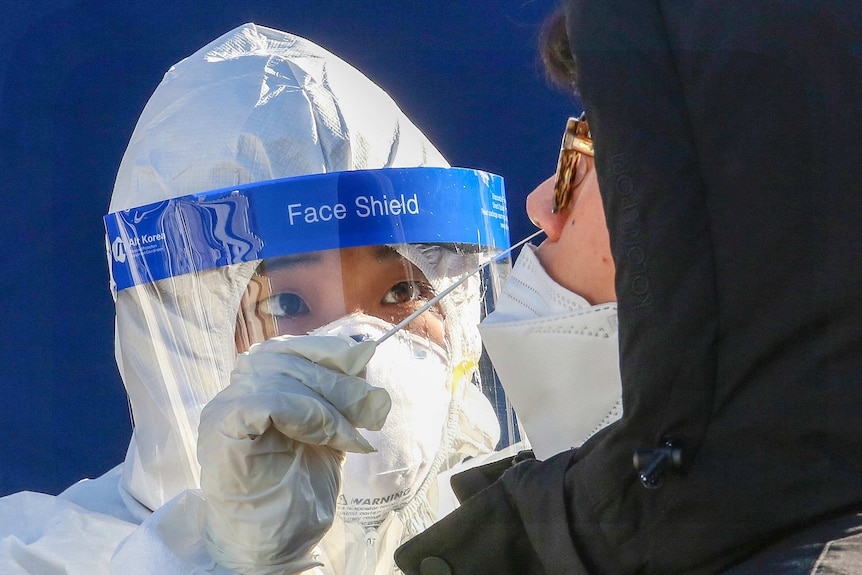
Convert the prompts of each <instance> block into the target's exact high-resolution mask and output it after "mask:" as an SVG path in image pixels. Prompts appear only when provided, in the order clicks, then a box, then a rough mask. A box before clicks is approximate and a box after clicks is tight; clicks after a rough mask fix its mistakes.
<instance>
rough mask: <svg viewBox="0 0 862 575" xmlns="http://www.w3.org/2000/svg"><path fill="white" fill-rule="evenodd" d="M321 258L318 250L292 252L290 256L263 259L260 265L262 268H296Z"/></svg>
mask: <svg viewBox="0 0 862 575" xmlns="http://www.w3.org/2000/svg"><path fill="white" fill-rule="evenodd" d="M322 259H323V256H321V255H320V253H318V252H311V253H306V254H294V255H290V256H279V257H277V258H271V259H268V260H265V261H264V263H263V266H262V267H263V269H264V270H268V269H269V270H278V269H287V270H296V269H297V268H300V267H303V266H310V265H313V264H317V263H320V262H321V260H322Z"/></svg>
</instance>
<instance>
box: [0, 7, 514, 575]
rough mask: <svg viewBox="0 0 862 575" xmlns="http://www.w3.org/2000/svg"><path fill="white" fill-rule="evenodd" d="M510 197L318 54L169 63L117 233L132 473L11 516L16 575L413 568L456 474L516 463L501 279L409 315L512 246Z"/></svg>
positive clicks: (226, 40)
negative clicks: (507, 430) (510, 437)
mask: <svg viewBox="0 0 862 575" xmlns="http://www.w3.org/2000/svg"><path fill="white" fill-rule="evenodd" d="M504 193H505V192H504V189H503V182H502V178H500V177H499V176H495V175H492V174H488V173H486V172H481V171H477V170H468V169H455V168H450V167H449V166H448V164H447V162H446V160H445V159H444V158H443V157H442V156H441V154H440V153H439V152H438V151H437V150H436V149H435V148H434V146H433V145H432V144H431V143H430V142H429V141H428V140H427V139H426V138H425V137H424V136H423V134H422V133H421V132H420V131H419V130H418V129H417V128H416V127H415V126H414V125H413V124H412V123H411V122H410V121H409V120H408V118H406V117H405V116H404V114H403V113H402V112H401V111H400V110H399V109H398V107H397V106H396V104H395V103H394V102H393V101H392V100H391V99H390V98H389V97H388V96H387V95H386V94H385V93H384V92H383V91H382V90H381V89H380V88H378V87H377V86H375V85H374V84H373V83H372V82H371V81H369V80H368V79H367V78H365V77H364V76H363V75H362V74H361V73H359V72H358V71H357V70H355V69H354V68H352V67H350V66H349V65H348V64H346V63H345V62H343V61H342V60H340V59H339V58H337V57H336V56H334V55H332V54H331V53H329V52H327V51H326V50H324V49H322V48H320V47H319V46H317V45H315V44H313V43H311V42H309V41H307V40H305V39H302V38H299V37H296V36H293V35H290V34H287V33H283V32H280V31H277V30H272V29H267V28H264V27H261V26H257V25H254V24H247V25H244V26H240V27H239V28H237V29H235V30H233V31H231V32H229V33H227V34H225V35H224V36H222V37H220V38H218V39H216V40H215V41H213V42H212V43H210V44H208V45H207V46H205V47H203V48H202V49H200V50H199V51H197V52H196V53H194V54H193V55H191V56H189V57H188V58H186V59H184V60H182V61H181V62H179V63H178V64H176V65H175V66H173V67H172V68H171V69H170V70H169V71H168V72H167V73H166V75H165V77H164V79H163V81H162V82H161V83H160V84H159V86H158V87H157V89H156V90H155V92H154V94H153V95H152V97H151V98H150V100H149V102H148V103H147V105H146V107H145V109H144V111H143V112H142V114H141V117H140V119H139V121H138V124H137V126H136V127H135V130H134V133H133V135H132V138H131V141H130V142H129V145H128V148H127V150H126V152H125V155H124V156H123V160H122V163H121V165H120V168H119V172H118V175H117V179H116V183H115V187H114V192H113V196H112V199H111V205H110V209H109V214H108V216H106V218H105V226H106V231H107V254H108V260H109V265H110V271H111V281H112V286H111V287H112V291H113V293H114V296H115V301H116V358H117V365H118V367H119V370H120V373H121V375H122V378H123V382H124V385H125V387H126V390H127V393H128V396H129V401H130V405H131V410H132V416H133V422H134V433H133V438H132V441H131V444H130V446H129V450H128V454H127V456H126V460H125V461H124V462H123V463H122V464H121V465H119V466H117V467H116V468H115V469H113V470H112V471H110V472H109V473H107V474H105V475H104V476H102V477H100V478H98V479H95V480H85V481H82V482H79V483H77V484H75V485H74V486H72V487H70V488H69V489H68V490H66V491H65V492H63V493H62V494H60V495H59V496H57V497H52V496H48V495H43V494H36V493H27V492H24V493H18V494H15V495H11V496H8V497H6V498H3V499H2V500H0V573H3V574H4V575H10V574H20V573H31V574H39V575H46V574H53V573H58V574H59V573H68V574H77V573H79V574H87V575H94V574H100V573H113V574H118V575H129V574H134V573H148V574H153V573H159V574H180V573H183V574H185V573H217V574H226V573H242V574H274V573H279V574H290V573H299V572H308V573H318V574H352V573H357V574H372V573H373V574H383V573H391V572H393V571H394V570H395V569H396V567H395V565H394V560H393V552H394V550H395V548H396V547H397V546H398V545H399V544H400V543H401V542H403V541H404V540H406V539H407V538H409V537H410V536H412V535H414V534H416V533H418V532H420V531H422V530H423V529H425V528H426V527H427V526H428V525H430V524H431V523H433V522H434V521H435V520H436V519H437V518H438V517H439V516H440V514H441V513H444V512H445V510H441V505H440V502H441V501H442V500H443V499H444V498H442V497H440V496H439V492H440V490H441V488H442V487H445V486H441V485H438V481H437V477H438V474H439V473H442V472H444V471H446V470H447V469H449V468H451V467H452V466H454V465H457V464H458V463H459V462H460V461H462V460H464V459H465V458H467V457H475V456H478V455H481V454H483V453H488V452H490V451H492V450H493V449H494V448H495V447H498V440H499V437H500V423H499V421H500V419H499V417H500V415H498V414H497V413H495V411H494V408H493V407H492V402H491V401H489V399H488V397H489V396H491V397H492V399H495V398H493V395H492V393H493V386H489V385H488V384H487V383H485V382H483V381H482V379H480V377H479V370H478V367H477V366H478V363H479V358H480V351H481V344H480V340H479V333H478V328H477V325H478V323H479V321H480V320H481V318H482V316H483V315H484V311H483V305H485V302H484V298H483V293H485V290H486V289H488V287H489V284H494V283H495V281H498V279H499V281H500V282H501V281H502V276H503V275H504V274H505V273H506V271H507V260H505V259H503V260H500V261H499V262H497V263H493V264H492V265H491V266H490V267H489V268H488V269H487V270H486V272H485V273H484V274H481V275H473V276H471V277H470V279H469V280H468V281H466V282H464V283H461V284H460V285H458V287H457V288H455V289H454V290H452V292H451V293H450V294H449V295H448V296H447V297H446V298H444V299H442V300H441V301H440V302H439V303H438V304H436V305H434V306H433V307H431V308H429V309H428V310H426V311H424V312H423V313H421V314H419V315H417V316H416V317H415V318H414V319H412V320H409V318H410V316H411V314H412V313H413V312H419V311H420V310H419V308H420V307H421V306H422V304H424V303H425V302H427V301H428V300H429V299H431V298H432V297H433V296H434V294H437V293H440V292H441V291H442V290H445V289H447V288H448V287H450V286H452V284H454V283H455V282H456V280H459V279H460V278H462V277H463V276H464V274H466V273H467V272H469V271H472V270H473V269H475V268H476V266H477V265H479V264H480V263H482V262H484V261H487V260H489V259H491V258H492V256H493V255H494V254H495V253H499V252H500V251H501V250H502V249H505V248H507V247H508V243H509V238H508V231H507V225H506V214H505V195H504ZM495 278H498V279H495ZM490 287H493V285H490ZM401 322H406V324H405V325H406V327H404V329H401V330H399V331H397V332H395V333H394V335H392V336H391V337H388V338H386V339H385V340H383V339H382V337H383V336H384V334H390V333H391V332H392V331H393V329H394V326H396V325H397V324H399V323H401ZM378 341H379V343H377V342H378ZM483 387H484V388H485V389H484V391H485V392H486V393H487V395H486V393H483ZM494 403H499V402H496V401H495V402H494Z"/></svg>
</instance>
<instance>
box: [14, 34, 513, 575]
mask: <svg viewBox="0 0 862 575" xmlns="http://www.w3.org/2000/svg"><path fill="white" fill-rule="evenodd" d="M412 166H440V167H448V164H447V162H446V160H445V159H444V158H443V157H442V156H441V154H440V153H439V152H438V151H437V150H436V149H435V148H434V146H433V145H432V144H431V143H430V142H429V141H428V140H427V139H426V138H425V137H424V135H423V134H422V133H421V132H420V131H419V130H418V129H417V128H416V127H415V126H414V125H413V124H412V123H411V122H410V120H409V119H408V118H407V117H406V116H405V115H404V114H403V113H402V112H401V111H400V110H399V109H398V107H397V106H396V104H395V103H394V102H393V101H392V100H391V99H390V98H389V97H388V96H387V95H386V94H385V93H384V92H383V91H382V90H381V89H380V88H379V87H377V86H376V85H374V84H373V83H372V82H371V81H369V80H368V79H367V78H365V77H364V76H363V75H362V74H361V73H359V72H358V71H357V70H355V69H354V68H352V67H351V66H349V65H348V64H346V63H345V62H343V61H342V60H340V59H339V58H337V57H336V56H334V55H332V54H331V53H329V52H327V51H326V50H323V49H322V48H320V47H319V46H316V45H315V44H313V43H311V42H309V41H307V40H304V39H302V38H298V37H295V36H292V35H289V34H285V33H282V32H279V31H276V30H271V29H267V28H263V27H260V26H256V25H254V24H246V25H243V26H240V27H238V28H237V29H235V30H233V31H231V32H229V33H227V34H225V35H224V36H222V37H220V38H218V39H216V40H215V41H213V42H212V43H210V44H209V45H207V46H205V47H204V48H202V49H201V50H199V51H197V52H196V53H195V54H193V55H192V56H190V57H188V58H186V59H185V60H183V61H181V62H179V63H178V64H176V65H175V66H174V67H172V68H171V69H170V70H169V71H168V72H167V73H166V75H165V77H164V80H163V81H162V83H161V84H160V85H159V87H158V88H157V89H156V91H155V93H154V94H153V96H152V98H151V99H150V101H149V102H148V104H147V106H146V108H145V109H144V111H143V113H142V115H141V117H140V119H139V122H138V124H137V126H136V128H135V131H134V133H133V135H132V138H131V141H130V143H129V146H128V149H127V151H126V153H125V155H124V157H123V160H122V163H121V165H120V169H119V173H118V176H117V179H116V184H115V187H114V192H113V196H112V200H111V206H110V210H109V211H110V212H115V211H118V210H124V209H129V208H132V207H135V206H141V205H144V204H148V203H152V202H156V201H160V200H164V199H167V198H172V197H177V196H181V195H185V194H196V193H202V192H205V191H208V190H213V189H216V188H222V187H228V186H236V185H239V184H244V183H249V182H259V181H264V180H272V179H276V178H285V177H293V176H297V175H303V174H315V173H323V172H333V171H343V170H357V169H364V168H386V167H412ZM108 251H109V252H110V246H109V250H108ZM255 266H256V263H255V262H248V263H243V264H234V265H229V266H226V267H221V268H216V269H211V270H206V271H204V272H201V274H202V276H201V277H203V278H204V279H203V281H201V280H200V278H199V279H198V282H197V283H195V284H194V285H195V286H198V285H205V286H206V288H207V289H206V290H204V291H199V290H195V291H194V293H189V291H190V290H185V289H183V282H182V277H181V278H173V282H172V283H171V286H172V287H171V288H170V289H165V290H162V291H159V292H156V291H154V290H145V289H141V290H127V291H121V292H119V293H118V294H116V296H117V297H116V359H117V364H118V367H119V370H120V373H121V375H122V378H123V382H124V385H125V387H126V390H127V393H128V395H129V399H130V403H131V407H132V412H133V417H134V434H133V438H132V441H131V444H130V446H129V449H128V453H127V456H126V459H125V461H124V462H123V463H122V464H120V465H118V466H117V467H116V468H114V469H112V470H111V471H109V472H108V473H106V474H105V475H103V476H102V477H99V478H98V479H94V480H82V481H81V482H79V483H76V484H75V485H73V486H71V487H70V488H68V489H67V490H66V491H64V492H63V493H61V494H60V495H58V496H56V497H55V496H49V495H45V494H39V493H31V492H21V493H17V494H14V495H10V496H7V497H5V498H3V499H0V573H2V574H3V575H17V574H22V573H28V574H38V575H53V574H61V573H62V574H70V575H72V574H81V575H98V574H100V573H114V574H117V575H129V574H134V573H159V574H180V573H182V574H186V573H189V574H190V573H229V572H230V571H229V570H227V569H226V568H224V567H223V566H220V565H218V564H216V562H215V561H214V560H213V559H212V557H211V556H210V555H209V554H208V552H207V550H206V546H205V545H204V542H203V540H202V532H203V525H204V520H205V513H204V504H203V499H202V494H201V492H200V490H199V481H200V467H199V465H198V460H197V457H196V453H195V451H196V443H197V430H198V421H199V418H200V412H201V409H202V408H203V406H204V405H205V404H206V403H207V402H208V401H209V400H210V399H212V397H213V396H214V395H215V394H216V393H217V392H218V391H220V389H222V388H223V387H224V386H225V385H226V384H227V382H228V380H229V375H230V372H231V370H232V369H233V367H234V363H235V358H236V348H235V339H234V329H235V318H236V312H237V306H238V303H239V300H240V296H241V293H242V292H243V290H244V289H245V287H246V285H247V283H248V280H249V278H250V277H251V275H252V273H253V271H254V269H255ZM172 290H173V291H172ZM189 299H193V300H194V307H195V309H203V310H206V312H205V313H203V314H201V316H200V317H190V316H189V315H188V314H181V313H177V315H176V319H174V320H171V317H172V311H177V312H179V311H181V310H183V308H184V306H186V305H188V304H189ZM153 309H159V310H160V313H161V314H163V316H164V317H166V318H168V321H163V322H161V323H160V322H156V321H154V318H153V317H152V314H151V310H153ZM478 320H479V312H478V306H477V309H476V312H475V317H474V316H471V315H470V314H469V313H468V314H467V317H466V318H465V319H464V323H465V324H472V325H475V324H477V323H478ZM180 331H181V332H183V336H184V337H183V338H182V341H183V342H185V343H184V344H183V345H176V346H174V347H172V348H168V347H164V346H163V344H164V342H168V341H172V340H173V337H172V336H173V335H175V333H178V332H180ZM153 334H155V335H156V336H157V337H156V338H154V337H153ZM465 339H467V340H469V341H467V342H466V343H464V345H467V346H473V347H477V346H478V345H479V343H478V333H476V334H471V335H469V336H466V337H465ZM213 342H215V343H213ZM166 374H174V376H173V377H174V378H175V379H174V380H173V381H166V377H168V376H166ZM461 389H462V390H463V393H462V396H461V397H459V398H457V401H453V402H452V406H451V408H450V409H451V410H452V411H451V413H450V417H449V422H450V426H451V429H449V435H450V441H448V442H446V443H445V449H447V450H448V451H449V452H448V453H444V454H443V457H438V458H437V459H438V460H439V461H440V462H442V463H441V464H440V465H438V466H437V467H435V469H434V470H433V471H434V473H437V472H442V471H444V470H445V468H446V467H447V466H449V465H450V464H452V463H454V462H457V461H459V460H461V459H463V458H464V457H466V456H475V455H479V454H481V453H483V452H487V451H489V450H490V449H493V447H494V445H495V444H496V442H497V438H498V436H499V426H498V422H497V419H496V417H495V416H494V412H493V410H492V408H491V407H490V404H489V403H488V401H487V400H486V399H485V398H484V396H482V394H481V392H480V391H478V389H477V388H476V387H475V386H473V385H465V386H461ZM423 496H424V497H427V498H428V499H429V501H431V502H432V504H433V503H434V501H435V500H436V499H437V486H436V485H434V484H433V482H431V485H430V487H429V488H428V489H426V490H425V491H424V492H423ZM441 499H443V498H441ZM339 521H340V520H338V519H336V528H333V529H332V530H331V531H330V532H329V533H328V534H327V535H326V536H325V537H324V539H323V541H322V542H321V543H320V545H319V548H318V550H317V553H318V554H319V555H318V556H317V557H318V558H319V560H320V562H321V563H323V564H324V566H323V567H317V568H315V569H314V572H315V573H391V572H392V571H393V569H394V562H393V560H392V553H393V551H394V550H395V548H396V547H397V545H399V544H400V542H401V541H402V539H403V538H404V537H406V536H408V535H409V533H410V531H411V530H410V529H407V528H405V526H404V518H403V517H399V516H398V514H396V513H392V514H391V515H390V516H389V517H388V518H387V519H386V520H384V521H383V523H382V524H381V525H380V526H379V528H378V529H377V530H375V531H374V532H372V533H366V531H365V530H364V529H363V528H362V527H361V526H359V525H353V526H351V525H339V524H338V522H339Z"/></svg>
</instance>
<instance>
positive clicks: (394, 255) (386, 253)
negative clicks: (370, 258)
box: [374, 245, 407, 261]
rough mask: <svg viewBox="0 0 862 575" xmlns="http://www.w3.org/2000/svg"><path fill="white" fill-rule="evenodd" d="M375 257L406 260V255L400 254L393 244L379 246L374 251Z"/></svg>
mask: <svg viewBox="0 0 862 575" xmlns="http://www.w3.org/2000/svg"><path fill="white" fill-rule="evenodd" d="M374 257H376V258H377V259H378V260H384V261H385V260H396V259H397V260H406V259H407V258H405V257H404V256H402V255H401V254H399V253H398V252H397V251H395V249H394V248H393V247H391V246H386V245H383V246H377V249H376V250H375V251H374Z"/></svg>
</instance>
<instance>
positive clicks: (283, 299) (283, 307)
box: [258, 293, 311, 318]
mask: <svg viewBox="0 0 862 575" xmlns="http://www.w3.org/2000/svg"><path fill="white" fill-rule="evenodd" d="M258 309H259V310H260V311H261V312H262V313H265V314H269V315H271V316H275V317H286V318H295V317H299V316H302V315H305V314H307V313H309V312H310V311H311V310H310V309H308V305H307V304H306V303H305V300H303V299H302V298H301V297H299V296H298V295H296V294H295V293H280V294H275V295H271V296H269V297H268V298H266V299H265V300H263V301H262V302H260V304H259V306H258Z"/></svg>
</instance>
